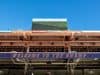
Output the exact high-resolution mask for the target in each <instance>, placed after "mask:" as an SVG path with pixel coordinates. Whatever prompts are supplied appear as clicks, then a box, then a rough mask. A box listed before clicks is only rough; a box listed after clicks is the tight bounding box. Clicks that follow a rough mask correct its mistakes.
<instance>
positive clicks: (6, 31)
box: [0, 30, 12, 32]
mask: <svg viewBox="0 0 100 75" xmlns="http://www.w3.org/2000/svg"><path fill="white" fill-rule="evenodd" d="M0 32H12V31H9V30H8V31H7V30H1V31H0Z"/></svg>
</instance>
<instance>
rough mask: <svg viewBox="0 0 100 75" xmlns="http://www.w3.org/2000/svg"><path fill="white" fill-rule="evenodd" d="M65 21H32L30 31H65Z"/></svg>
mask: <svg viewBox="0 0 100 75" xmlns="http://www.w3.org/2000/svg"><path fill="white" fill-rule="evenodd" d="M67 29H68V28H67V20H66V19H33V20H32V30H67Z"/></svg>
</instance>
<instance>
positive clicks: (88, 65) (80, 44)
mask: <svg viewBox="0 0 100 75" xmlns="http://www.w3.org/2000/svg"><path fill="white" fill-rule="evenodd" d="M57 20H58V19H57ZM60 20H61V19H60ZM35 21H37V20H35ZM39 21H40V20H39ZM41 21H42V20H41ZM63 21H64V22H65V21H66V20H65V19H63ZM49 22H51V21H49ZM56 22H58V21H56ZM61 22H62V21H61ZM42 23H43V22H42ZM53 23H54V25H55V22H53ZM53 23H50V24H52V25H53ZM32 24H33V23H32ZM35 24H36V23H35ZM46 24H47V21H46ZM50 24H48V25H50ZM33 25H34V24H33ZM36 25H38V23H37V24H36ZM40 25H44V23H43V24H40ZM64 26H65V24H64ZM39 27H40V26H39V25H38V26H37V27H36V26H35V28H36V30H35V29H34V26H33V28H32V29H33V30H30V31H11V32H10V31H9V32H8V31H7V32H5V31H2V32H0V75H78V74H80V75H100V60H99V57H100V54H99V52H100V31H70V30H64V28H63V27H62V28H61V29H59V27H57V28H58V29H57V28H56V26H51V27H50V26H49V27H45V29H46V28H47V29H46V30H45V29H43V28H42V27H40V29H37V28H39ZM52 27H55V28H54V29H53V31H52V30H51V29H50V30H49V29H48V28H52ZM78 53H80V54H78ZM85 53H86V54H87V55H85ZM89 53H90V54H89ZM71 54H72V55H71ZM75 54H76V55H75Z"/></svg>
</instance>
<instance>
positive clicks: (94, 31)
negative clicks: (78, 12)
mask: <svg viewBox="0 0 100 75" xmlns="http://www.w3.org/2000/svg"><path fill="white" fill-rule="evenodd" d="M81 32H100V31H95V30H94V31H81Z"/></svg>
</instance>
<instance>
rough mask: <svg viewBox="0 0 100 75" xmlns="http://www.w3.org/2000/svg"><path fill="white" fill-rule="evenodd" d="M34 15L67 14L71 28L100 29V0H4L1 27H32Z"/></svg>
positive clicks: (1, 1)
mask: <svg viewBox="0 0 100 75" xmlns="http://www.w3.org/2000/svg"><path fill="white" fill-rule="evenodd" d="M32 18H67V19H68V24H69V25H68V27H69V29H70V30H100V0H0V30H30V29H31V24H32Z"/></svg>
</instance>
